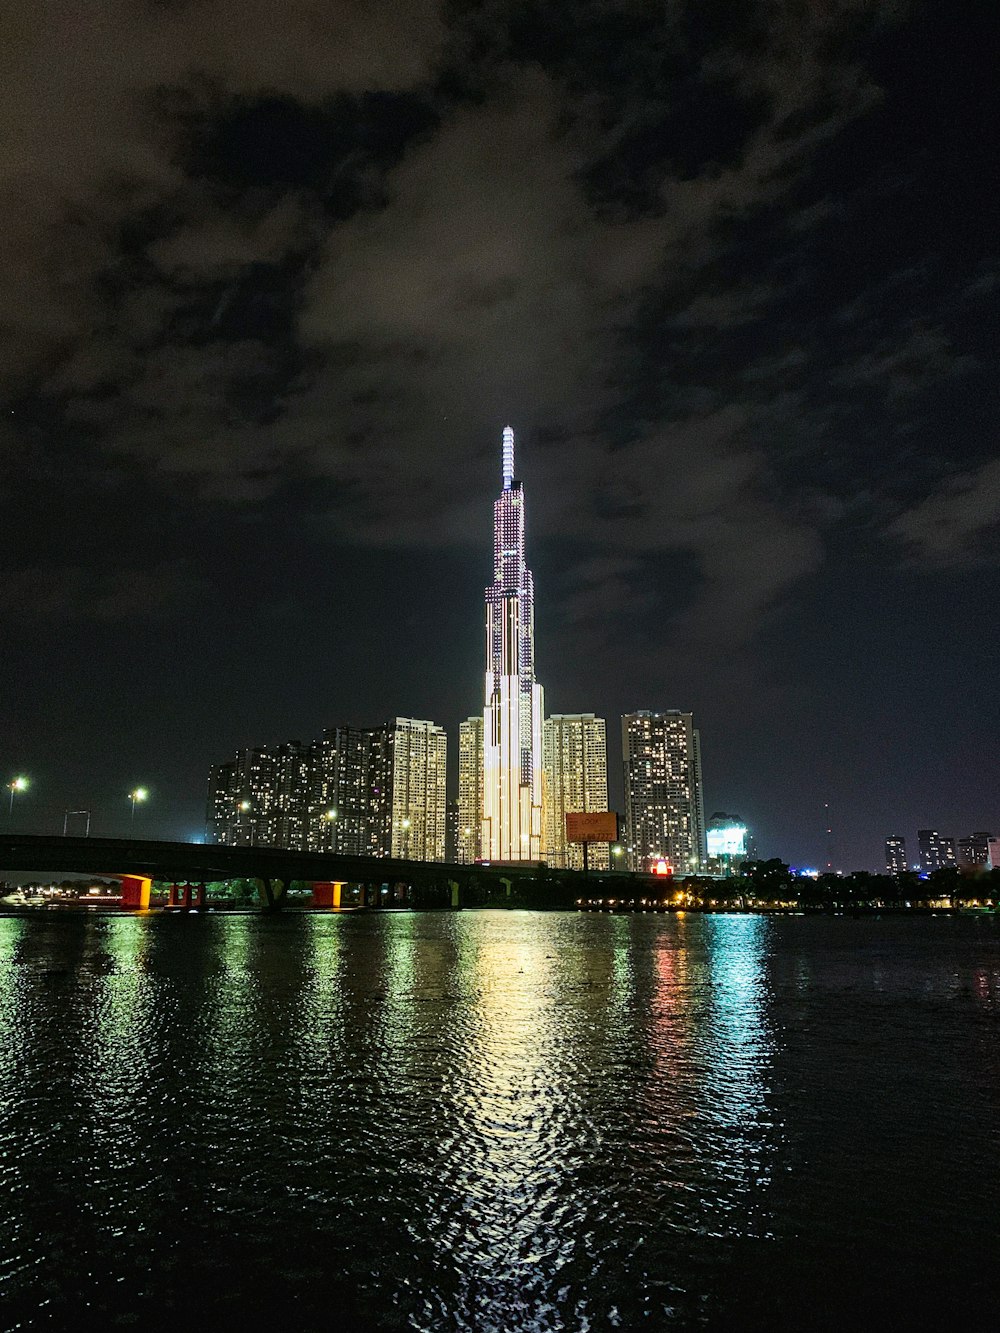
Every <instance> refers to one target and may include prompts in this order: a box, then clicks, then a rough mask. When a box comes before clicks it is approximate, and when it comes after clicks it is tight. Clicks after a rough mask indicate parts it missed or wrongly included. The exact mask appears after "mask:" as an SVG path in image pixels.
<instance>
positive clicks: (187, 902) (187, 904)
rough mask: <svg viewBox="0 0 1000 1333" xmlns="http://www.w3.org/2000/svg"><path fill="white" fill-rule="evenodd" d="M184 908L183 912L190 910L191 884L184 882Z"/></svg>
mask: <svg viewBox="0 0 1000 1333" xmlns="http://www.w3.org/2000/svg"><path fill="white" fill-rule="evenodd" d="M184 910H185V912H190V910H191V885H190V884H185V885H184Z"/></svg>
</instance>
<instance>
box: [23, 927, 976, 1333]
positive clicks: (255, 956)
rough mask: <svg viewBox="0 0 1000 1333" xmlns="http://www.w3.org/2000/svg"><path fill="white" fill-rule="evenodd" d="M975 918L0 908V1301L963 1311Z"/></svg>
mask: <svg viewBox="0 0 1000 1333" xmlns="http://www.w3.org/2000/svg"><path fill="white" fill-rule="evenodd" d="M998 1241H1000V928H998V924H997V922H996V921H994V920H992V919H986V918H978V919H973V918H960V919H953V918H949V917H945V916H941V917H921V918H909V917H885V918H873V917H868V918H861V919H851V918H835V917H783V918H777V917H770V918H768V917H755V916H737V915H734V916H695V915H684V916H679V917H668V918H664V917H655V918H654V917H647V916H617V917H611V916H591V915H576V914H555V913H553V914H545V913H535V912H499V911H494V912H488V911H483V912H458V913H437V914H435V913H423V914H418V913H414V914H408V913H398V914H393V913H386V914H365V915H361V914H357V915H346V914H345V915H340V916H335V915H309V914H301V915H293V914H288V915H285V916H282V917H277V918H266V917H261V916H250V915H247V916H243V915H228V914H218V915H213V914H208V915H205V914H201V915H193V916H169V917H167V916H150V917H139V916H124V915H123V916H118V917H115V916H81V915H72V916H71V915H59V914H56V913H49V914H44V915H40V916H38V917H36V918H30V919H29V918H25V917H18V918H14V917H7V918H0V1321H2V1324H0V1326H2V1327H4V1328H14V1327H21V1328H69V1327H75V1328H81V1327H82V1328H90V1327H93V1328H95V1329H96V1328H102V1329H107V1328H133V1327H134V1328H136V1329H143V1330H145V1329H160V1328H163V1329H166V1328H170V1329H173V1330H177V1329H178V1328H179V1327H181V1328H182V1327H183V1323H184V1321H187V1323H188V1324H189V1325H191V1326H192V1327H201V1326H205V1327H212V1328H215V1329H227V1328H234V1329H235V1328H248V1327H261V1326H266V1327H269V1328H272V1329H275V1330H292V1329H310V1330H312V1329H323V1330H328V1329H332V1330H336V1329H348V1330H351V1329H360V1330H368V1329H371V1330H384V1329H391V1330H395V1329H426V1330H439V1329H468V1330H475V1331H476V1333H492V1331H493V1330H496V1331H497V1333H500V1331H503V1333H513V1331H514V1330H522V1329H524V1330H529V1329H530V1330H562V1329H566V1330H605V1329H615V1328H621V1329H637V1328H649V1329H659V1328H689V1327H690V1328H701V1327H703V1328H720V1329H721V1328H727V1329H741V1328H760V1329H765V1328H775V1327H792V1326H796V1327H800V1328H842V1327H846V1326H852V1327H862V1328H864V1327H881V1328H885V1327H899V1328H924V1327H926V1328H940V1327H943V1326H946V1325H947V1324H949V1323H953V1322H954V1321H955V1320H957V1319H959V1318H961V1319H973V1318H974V1319H976V1321H977V1323H978V1324H980V1325H981V1326H984V1327H992V1326H995V1324H996V1319H997V1315H996V1309H997V1307H996V1300H997V1296H998V1294H1000V1280H998V1273H997V1268H998V1254H1000V1250H998Z"/></svg>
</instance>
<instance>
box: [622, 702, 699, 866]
mask: <svg viewBox="0 0 1000 1333" xmlns="http://www.w3.org/2000/svg"><path fill="white" fill-rule="evenodd" d="M622 760H623V766H624V776H625V845H626V850H627V855H628V863H629V867H630V868H631V869H633V870H646V869H648V868H649V867H650V866H651V865H654V864H655V863H656V862H657V861H660V860H664V861H666V862H667V863H668V864H669V865H670V866H672V867H673V869H674V870H675V871H676V872H677V873H683V872H685V871H688V870H697V869H699V868H700V867H701V864H702V862H703V861H704V859H705V813H704V804H703V800H702V783H701V742H700V737H699V735H698V732H697V730H696V729H695V725H694V718H693V715H692V714H691V713H682V712H678V711H676V710H671V711H669V712H665V713H652V712H647V711H637V712H634V713H627V714H626V715H625V716H624V717H623V718H622Z"/></svg>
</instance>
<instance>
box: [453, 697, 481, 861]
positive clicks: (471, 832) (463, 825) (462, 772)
mask: <svg viewBox="0 0 1000 1333" xmlns="http://www.w3.org/2000/svg"><path fill="white" fill-rule="evenodd" d="M482 837H483V718H482V715H481V714H480V715H479V716H478V717H467V718H466V719H465V721H464V722H460V723H459V724H458V830H457V837H456V854H457V855H456V859H457V860H459V861H462V862H465V863H466V864H470V863H471V862H473V861H478V860H479V856H480V848H481V845H482Z"/></svg>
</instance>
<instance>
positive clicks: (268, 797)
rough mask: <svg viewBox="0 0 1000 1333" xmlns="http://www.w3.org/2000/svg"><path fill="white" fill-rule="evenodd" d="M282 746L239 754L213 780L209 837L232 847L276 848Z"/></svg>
mask: <svg viewBox="0 0 1000 1333" xmlns="http://www.w3.org/2000/svg"><path fill="white" fill-rule="evenodd" d="M278 787H279V765H278V747H275V748H274V749H264V748H254V749H245V750H240V751H238V753H237V755H236V757H235V759H234V760H233V761H232V762H231V763H227V764H218V765H216V767H215V768H213V769H212V773H211V777H210V778H209V789H208V811H207V818H206V826H207V827H206V835H207V837H208V841H209V842H219V843H226V844H228V845H229V846H232V847H273V846H275V839H276V837H277V832H278V830H277V805H278Z"/></svg>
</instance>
